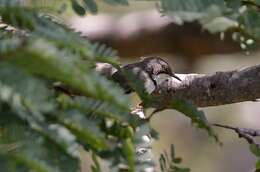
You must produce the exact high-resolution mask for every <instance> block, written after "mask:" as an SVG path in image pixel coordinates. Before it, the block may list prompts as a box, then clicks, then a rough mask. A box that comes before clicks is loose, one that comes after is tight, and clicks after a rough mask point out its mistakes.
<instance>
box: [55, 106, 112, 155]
mask: <svg viewBox="0 0 260 172" xmlns="http://www.w3.org/2000/svg"><path fill="white" fill-rule="evenodd" d="M54 118H58V121H59V122H60V123H62V124H63V125H64V126H66V127H67V128H68V129H69V130H70V131H71V132H72V133H73V134H74V136H75V137H76V138H77V140H78V141H79V142H81V143H83V144H87V147H91V148H92V149H93V150H97V151H101V150H103V149H107V148H108V145H107V142H106V139H105V136H104V134H103V133H102V132H101V131H100V129H99V128H97V124H96V123H95V122H94V121H90V120H88V119H87V118H86V117H85V116H84V114H81V113H79V112H78V111H67V112H62V113H60V114H55V116H54Z"/></svg>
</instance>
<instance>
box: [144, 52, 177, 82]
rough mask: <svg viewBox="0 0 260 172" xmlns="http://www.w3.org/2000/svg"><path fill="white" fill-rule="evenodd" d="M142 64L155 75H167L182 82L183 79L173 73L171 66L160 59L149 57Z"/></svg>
mask: <svg viewBox="0 0 260 172" xmlns="http://www.w3.org/2000/svg"><path fill="white" fill-rule="evenodd" d="M142 63H143V65H144V66H146V68H147V69H146V70H147V71H149V72H151V73H152V74H153V75H159V74H167V75H169V76H172V77H174V78H176V79H178V80H179V81H181V79H180V78H179V77H178V76H176V75H175V74H174V73H173V71H172V69H171V66H170V65H169V64H168V63H167V62H166V61H165V60H163V59H162V58H160V57H147V58H144V59H143V60H142Z"/></svg>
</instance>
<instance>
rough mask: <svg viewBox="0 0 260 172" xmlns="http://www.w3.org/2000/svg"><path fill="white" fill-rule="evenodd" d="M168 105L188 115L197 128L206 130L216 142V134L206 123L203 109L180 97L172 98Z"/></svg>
mask: <svg viewBox="0 0 260 172" xmlns="http://www.w3.org/2000/svg"><path fill="white" fill-rule="evenodd" d="M170 107H171V108H173V109H176V110H177V111H179V112H181V113H183V114H184V115H186V116H187V117H189V118H190V119H191V122H192V123H194V124H196V125H197V127H198V128H201V129H204V130H206V131H207V133H208V134H209V136H212V137H213V138H214V139H215V140H216V141H217V142H219V140H218V137H217V135H216V134H215V133H214V131H213V129H212V128H211V126H210V124H209V123H208V121H207V119H206V116H205V114H204V112H203V111H200V110H198V109H197V107H195V106H194V105H192V104H191V103H190V102H188V101H185V100H181V99H175V100H173V101H172V102H171V105H170Z"/></svg>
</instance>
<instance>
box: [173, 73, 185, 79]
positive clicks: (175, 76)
mask: <svg viewBox="0 0 260 172" xmlns="http://www.w3.org/2000/svg"><path fill="white" fill-rule="evenodd" d="M171 76H172V77H174V78H176V79H177V80H179V81H182V80H181V79H180V78H179V77H178V76H177V75H175V74H174V73H173V74H172V75H171Z"/></svg>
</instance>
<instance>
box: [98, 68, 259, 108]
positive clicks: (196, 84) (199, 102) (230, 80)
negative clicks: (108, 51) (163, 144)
mask: <svg viewBox="0 0 260 172" xmlns="http://www.w3.org/2000/svg"><path fill="white" fill-rule="evenodd" d="M103 65H104V64H103ZM107 68H108V65H107V64H106V65H105V67H104V69H106V70H107ZM110 68H111V69H110V70H112V68H113V67H112V66H110ZM98 71H99V72H104V71H103V68H102V64H99V68H98ZM110 74H113V72H111V73H110ZM177 76H179V77H180V78H181V79H182V82H180V81H178V80H176V79H174V78H168V79H166V80H164V81H163V82H161V83H159V84H158V86H157V88H156V89H155V90H154V91H153V92H152V95H153V96H154V99H153V101H152V103H151V105H150V106H151V107H155V108H158V109H166V108H168V104H169V102H171V101H172V100H174V99H175V98H181V99H185V100H188V101H190V102H192V103H193V104H194V105H196V106H198V107H207V106H218V105H225V104H231V103H237V102H243V101H255V100H256V99H258V98H260V65H256V66H252V67H247V68H244V69H238V70H233V71H226V72H216V73H214V74H210V75H205V74H177Z"/></svg>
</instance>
